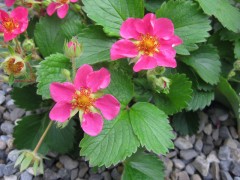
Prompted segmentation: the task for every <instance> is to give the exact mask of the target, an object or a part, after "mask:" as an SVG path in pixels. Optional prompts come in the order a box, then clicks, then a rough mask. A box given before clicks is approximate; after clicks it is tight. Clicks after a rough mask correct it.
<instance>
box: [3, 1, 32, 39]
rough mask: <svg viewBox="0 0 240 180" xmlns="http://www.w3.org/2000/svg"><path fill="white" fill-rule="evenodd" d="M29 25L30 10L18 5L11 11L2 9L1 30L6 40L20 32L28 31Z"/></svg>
mask: <svg viewBox="0 0 240 180" xmlns="http://www.w3.org/2000/svg"><path fill="white" fill-rule="evenodd" d="M27 27H28V10H27V9H26V8H24V7H21V6H19V7H17V8H15V9H13V11H12V12H11V13H10V15H9V14H8V13H6V12H5V11H3V10H1V9H0V32H3V33H4V41H5V42H8V41H10V40H12V39H14V38H15V37H17V36H18V35H19V34H21V33H23V32H24V31H26V29H27Z"/></svg>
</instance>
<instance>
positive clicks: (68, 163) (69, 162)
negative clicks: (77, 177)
mask: <svg viewBox="0 0 240 180" xmlns="http://www.w3.org/2000/svg"><path fill="white" fill-rule="evenodd" d="M59 161H60V162H61V163H62V164H63V165H64V167H65V168H66V169H67V170H72V169H75V168H77V167H78V161H75V160H73V159H71V158H70V157H68V156H66V155H63V156H60V157H59Z"/></svg>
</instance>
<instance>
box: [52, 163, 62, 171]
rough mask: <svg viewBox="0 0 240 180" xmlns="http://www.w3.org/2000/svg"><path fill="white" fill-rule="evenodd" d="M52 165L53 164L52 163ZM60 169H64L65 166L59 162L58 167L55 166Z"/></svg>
mask: <svg viewBox="0 0 240 180" xmlns="http://www.w3.org/2000/svg"><path fill="white" fill-rule="evenodd" d="M51 163H52V162H51ZM55 166H56V167H57V168H58V169H61V168H63V164H62V163H61V162H59V161H58V162H57V163H56V165H55Z"/></svg>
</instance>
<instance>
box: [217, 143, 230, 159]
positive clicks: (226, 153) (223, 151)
mask: <svg viewBox="0 0 240 180" xmlns="http://www.w3.org/2000/svg"><path fill="white" fill-rule="evenodd" d="M230 153H231V152H230V149H229V147H227V146H222V147H220V149H219V152H218V158H219V159H221V160H230Z"/></svg>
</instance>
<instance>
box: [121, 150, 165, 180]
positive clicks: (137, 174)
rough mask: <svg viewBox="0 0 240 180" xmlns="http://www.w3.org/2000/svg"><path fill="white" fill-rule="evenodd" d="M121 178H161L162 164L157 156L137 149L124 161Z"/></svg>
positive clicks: (149, 179) (143, 179) (125, 179)
mask: <svg viewBox="0 0 240 180" xmlns="http://www.w3.org/2000/svg"><path fill="white" fill-rule="evenodd" d="M122 179H123V180H136V179H138V180H163V179H164V165H163V162H162V161H161V160H160V158H159V157H157V156H156V155H152V154H147V153H145V152H143V151H141V150H140V151H138V152H137V153H136V154H134V155H133V156H131V157H130V158H129V159H127V160H126V162H125V163H124V171H123V176H122Z"/></svg>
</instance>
